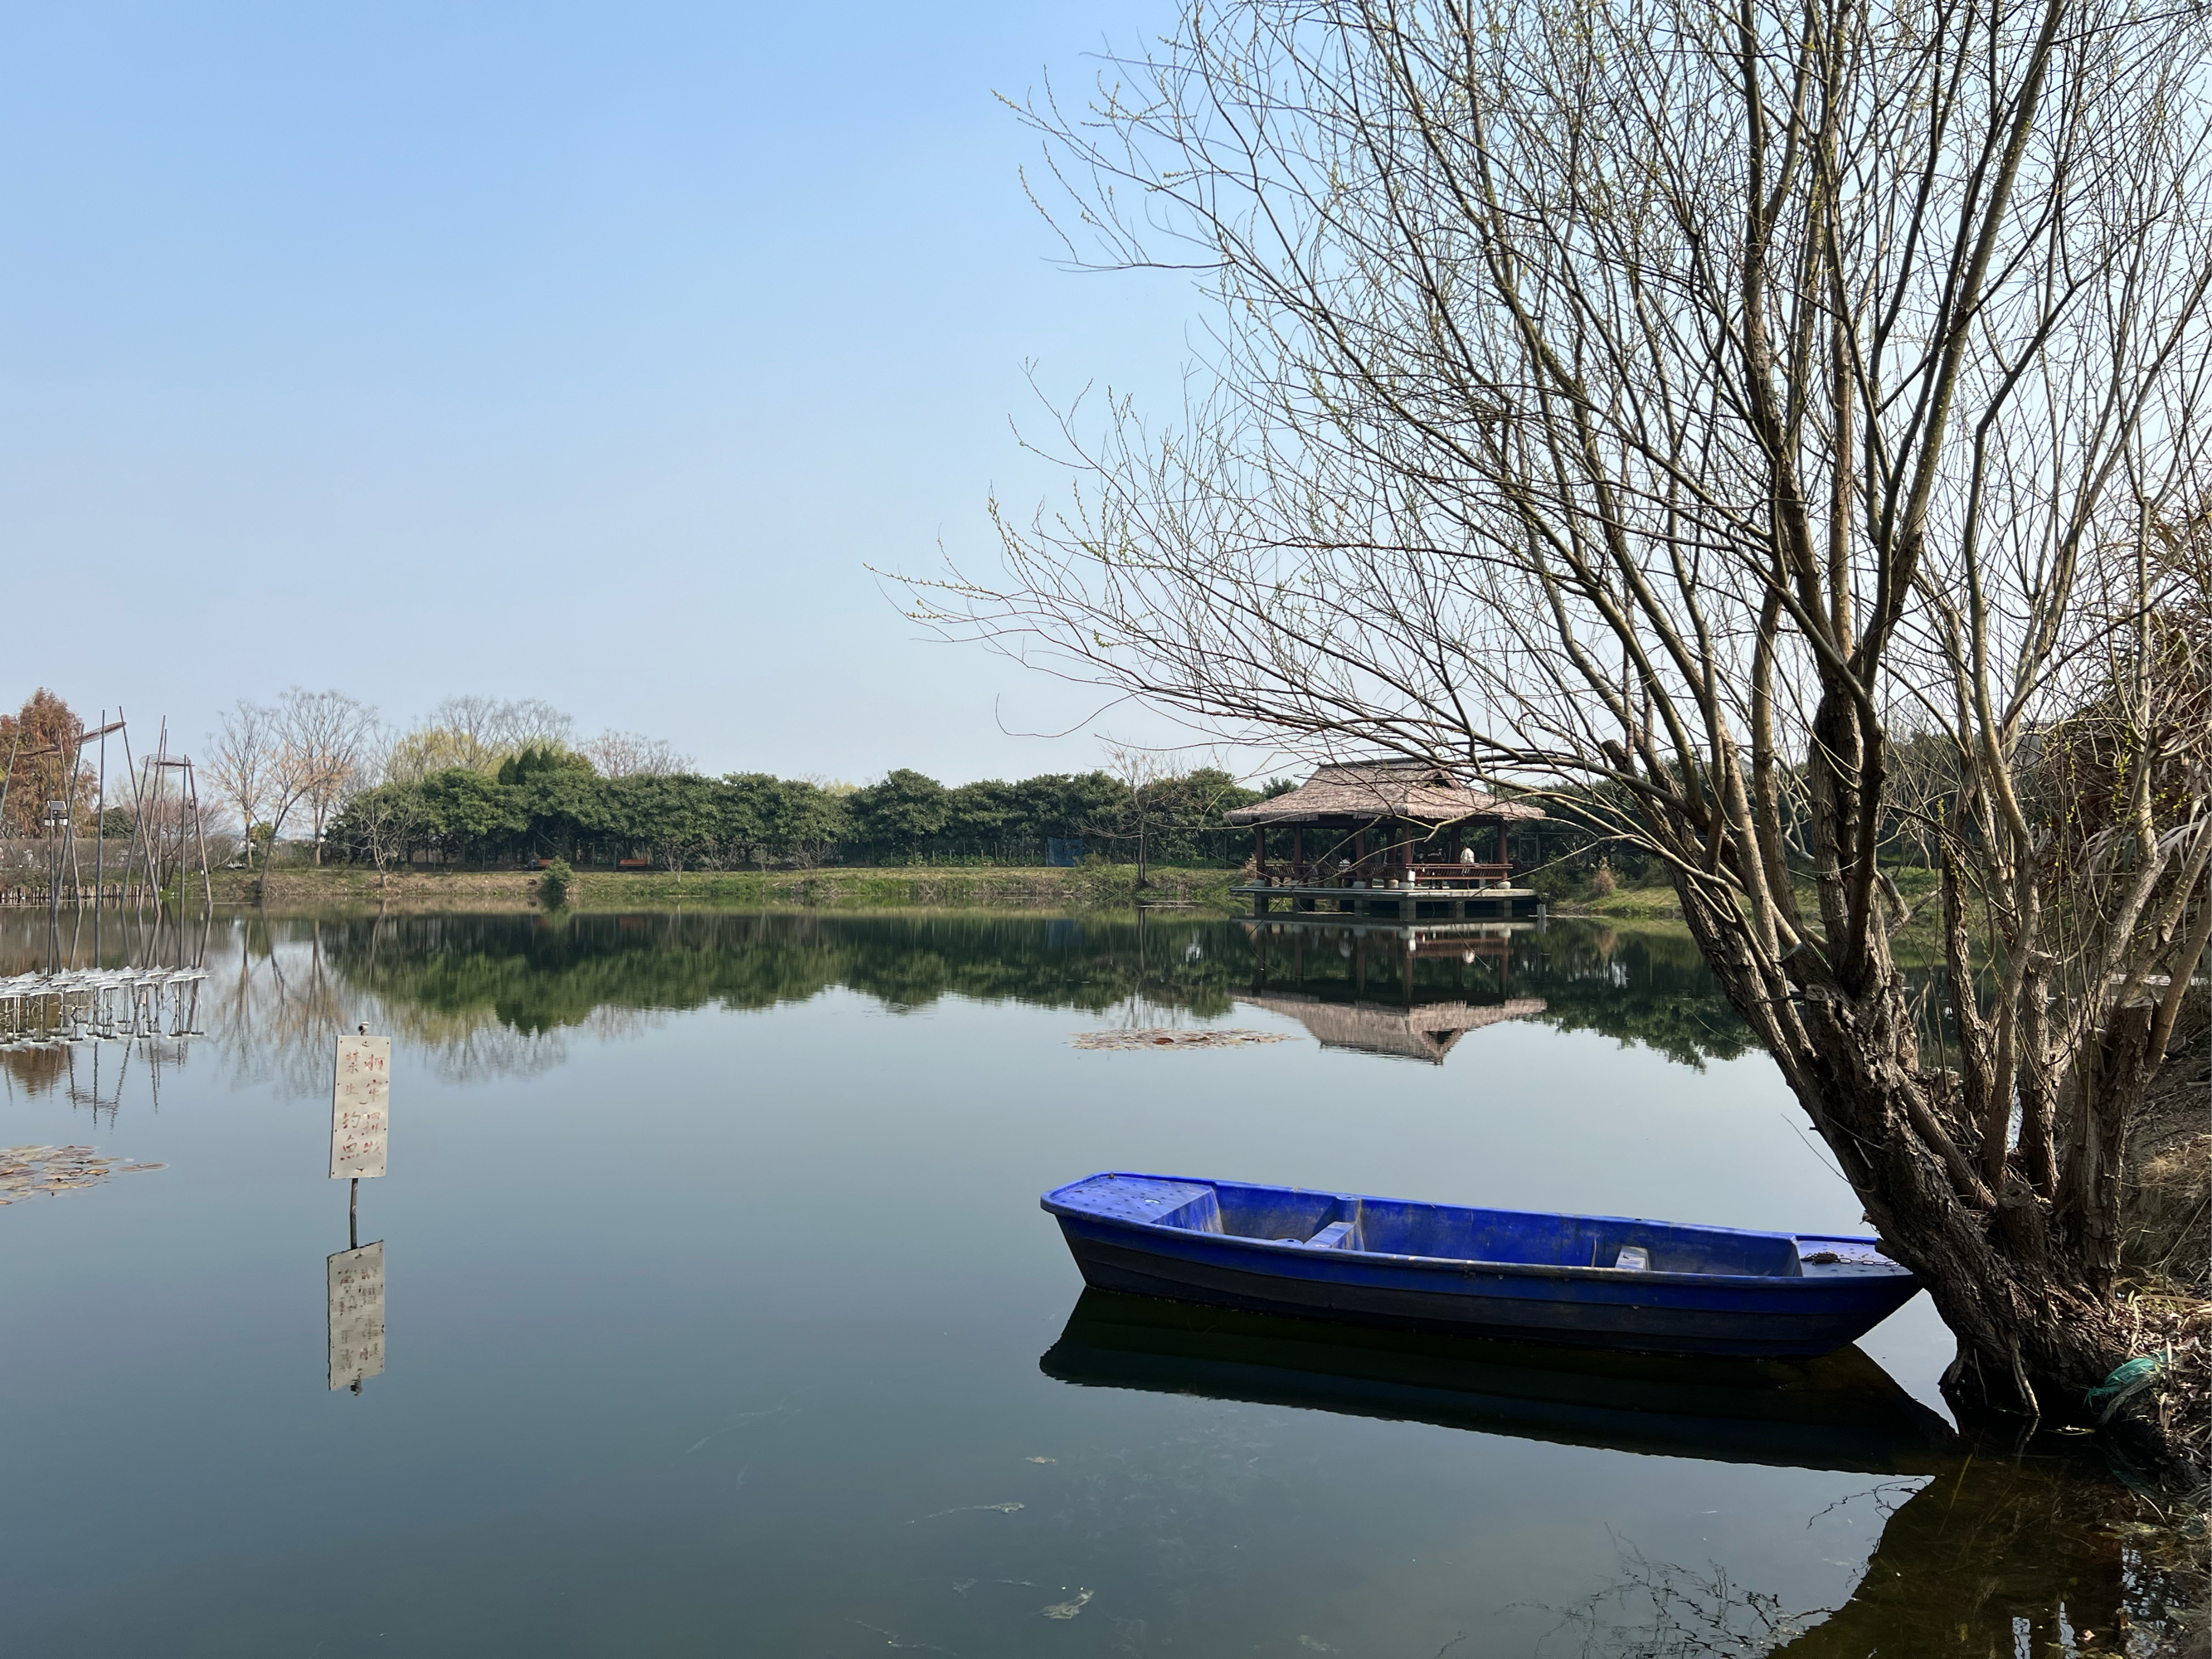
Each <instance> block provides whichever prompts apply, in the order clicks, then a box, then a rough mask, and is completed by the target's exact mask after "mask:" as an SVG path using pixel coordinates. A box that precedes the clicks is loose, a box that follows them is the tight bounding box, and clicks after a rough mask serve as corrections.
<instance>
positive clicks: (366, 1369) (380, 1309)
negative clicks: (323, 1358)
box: [324, 1239, 384, 1394]
mask: <svg viewBox="0 0 2212 1659" xmlns="http://www.w3.org/2000/svg"><path fill="white" fill-rule="evenodd" d="M324 1271H325V1275H326V1277H327V1281H328V1285H329V1290H330V1378H331V1389H332V1390H333V1391H335V1390H337V1389H352V1390H353V1391H354V1392H355V1393H356V1394H359V1393H360V1392H361V1385H362V1381H363V1380H364V1379H365V1378H368V1377H371V1376H382V1375H383V1373H384V1241H383V1240H382V1239H378V1240H377V1241H376V1243H374V1244H364V1245H362V1247H361V1248H360V1249H356V1250H340V1251H339V1252H338V1253H337V1255H333V1256H331V1257H329V1258H328V1259H327V1260H326V1261H325V1264H324Z"/></svg>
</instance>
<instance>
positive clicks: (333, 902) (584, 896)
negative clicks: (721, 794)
mask: <svg viewBox="0 0 2212 1659" xmlns="http://www.w3.org/2000/svg"><path fill="white" fill-rule="evenodd" d="M1236 879H1237V877H1236V872H1233V871H1229V870H1182V869H1159V868H1155V869H1153V870H1152V872H1150V884H1149V885H1148V886H1147V888H1146V890H1145V891H1144V892H1143V893H1142V894H1141V895H1139V892H1138V890H1137V872H1136V868H1135V866H1133V865H1111V864H1108V865H1086V866H1082V867H1080V868H1077V869H1073V870H1059V869H999V868H963V869H942V868H931V867H929V866H904V867H900V868H892V869H848V868H836V869H823V870H771V871H768V872H760V871H751V870H714V871H690V872H684V874H682V875H676V874H671V873H670V872H666V871H660V870H653V871H636V870H626V871H619V872H617V871H608V870H585V871H579V872H577V873H576V876H575V878H574V882H573V883H572V884H570V886H569V889H568V908H571V909H574V910H637V909H666V908H671V907H673V906H676V905H684V906H702V907H710V906H723V907H727V908H732V909H758V908H767V907H771V906H772V907H775V908H784V907H788V906H808V907H818V908H824V909H850V910H866V909H904V908H911V907H914V906H917V905H923V906H943V907H947V908H973V909H1026V910H1037V909H1078V910H1096V909H1107V908H1118V907H1123V906H1127V905H1129V904H1131V903H1133V902H1135V901H1136V900H1137V899H1138V898H1139V896H1141V897H1143V898H1145V899H1146V900H1148V901H1165V902H1176V903H1187V904H1194V905H1198V906H1201V907H1204V908H1210V909H1218V908H1227V906H1228V903H1229V898H1228V893H1229V888H1230V885H1231V883H1232V882H1234V881H1235V880H1236ZM216 901H217V902H221V903H229V904H266V905H268V906H269V907H270V908H275V909H284V910H318V911H324V910H349V909H374V908H379V907H381V908H387V909H398V910H535V909H542V908H544V904H545V900H544V890H543V884H542V881H541V878H539V877H538V875H536V874H535V873H533V872H529V871H523V870H410V871H404V872H402V871H394V872H392V873H391V875H389V876H388V877H380V876H378V874H377V873H376V872H374V870H367V869H362V868H360V867H358V866H350V865H344V866H325V867H324V868H322V869H315V868H313V867H307V868H286V869H280V870H276V871H272V872H268V873H267V874H266V875H265V876H264V874H263V873H262V872H259V871H256V872H252V873H251V874H248V873H247V872H245V871H242V870H226V871H224V872H222V873H221V874H220V875H218V876H217V877H216Z"/></svg>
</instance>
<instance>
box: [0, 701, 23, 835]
mask: <svg viewBox="0 0 2212 1659" xmlns="http://www.w3.org/2000/svg"><path fill="white" fill-rule="evenodd" d="M22 746H23V728H22V727H21V726H16V728H15V743H14V744H13V745H12V746H11V747H10V748H9V750H8V769H7V770H6V771H5V772H0V836H4V835H6V834H7V833H8V786H9V785H10V784H12V783H13V782H15V756H16V753H17V751H19V750H21V748H22Z"/></svg>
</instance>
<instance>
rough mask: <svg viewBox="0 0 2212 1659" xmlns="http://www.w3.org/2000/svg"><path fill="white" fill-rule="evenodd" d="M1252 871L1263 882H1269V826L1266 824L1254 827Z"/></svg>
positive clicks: (1258, 824) (1256, 824)
mask: <svg viewBox="0 0 2212 1659" xmlns="http://www.w3.org/2000/svg"><path fill="white" fill-rule="evenodd" d="M1252 869H1253V872H1254V873H1255V874H1256V875H1257V876H1258V877H1259V878H1260V879H1261V880H1262V881H1265V880H1267V825H1266V824H1264V823H1255V824H1254V825H1253V826H1252Z"/></svg>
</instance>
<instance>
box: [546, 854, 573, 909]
mask: <svg viewBox="0 0 2212 1659" xmlns="http://www.w3.org/2000/svg"><path fill="white" fill-rule="evenodd" d="M575 879H576V872H575V871H574V870H573V869H571V868H570V867H569V865H568V860H566V859H555V860H553V862H552V863H550V864H549V865H547V866H545V874H544V877H543V878H541V879H540V880H539V882H538V893H539V894H540V896H543V897H544V900H545V903H546V908H549V909H558V908H560V907H561V906H562V905H564V904H566V903H567V902H568V889H569V887H570V885H571V884H574V881H575Z"/></svg>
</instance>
